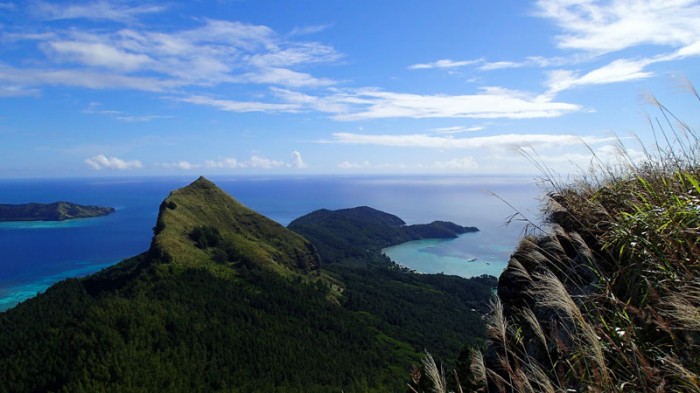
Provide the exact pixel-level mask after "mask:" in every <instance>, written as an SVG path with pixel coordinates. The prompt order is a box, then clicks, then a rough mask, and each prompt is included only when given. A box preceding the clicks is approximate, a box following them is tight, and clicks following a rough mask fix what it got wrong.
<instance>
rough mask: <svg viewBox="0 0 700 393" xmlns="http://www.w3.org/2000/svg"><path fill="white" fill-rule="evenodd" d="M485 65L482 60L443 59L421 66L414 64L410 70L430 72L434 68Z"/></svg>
mask: <svg viewBox="0 0 700 393" xmlns="http://www.w3.org/2000/svg"><path fill="white" fill-rule="evenodd" d="M480 63H483V60H482V59H478V60H458V61H455V60H450V59H442V60H437V61H434V62H432V63H421V64H414V65H412V66H409V67H408V68H409V69H411V70H428V69H433V68H458V67H465V66H468V65H473V64H480Z"/></svg>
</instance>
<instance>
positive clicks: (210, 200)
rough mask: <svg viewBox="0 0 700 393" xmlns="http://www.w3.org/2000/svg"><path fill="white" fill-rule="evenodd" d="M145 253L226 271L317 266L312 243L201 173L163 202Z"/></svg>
mask: <svg viewBox="0 0 700 393" xmlns="http://www.w3.org/2000/svg"><path fill="white" fill-rule="evenodd" d="M154 230H155V236H154V237H153V241H152V244H151V250H150V254H151V255H152V256H155V257H156V258H157V259H159V260H160V261H161V262H165V263H168V264H172V265H173V266H175V267H176V268H190V267H204V268H206V269H209V270H212V271H213V272H215V273H217V274H218V275H222V274H223V275H228V274H231V273H232V272H235V270H236V269H237V268H239V267H242V266H248V267H249V265H250V264H255V265H256V266H257V267H264V268H267V269H271V270H273V271H276V272H278V273H281V274H283V275H285V276H288V275H294V274H307V273H309V272H311V271H317V270H318V269H319V266H320V258H319V257H318V255H317V254H316V252H315V250H314V248H313V246H311V244H310V243H309V242H308V241H306V240H305V239H304V238H302V237H301V236H300V235H297V234H295V233H293V232H291V231H289V230H287V229H286V228H284V227H283V226H282V225H280V224H278V223H277V222H275V221H273V220H271V219H269V218H267V217H265V216H263V215H261V214H258V213H256V212H254V211H253V210H251V209H249V208H248V207H246V206H244V205H243V204H242V203H240V202H238V201H237V200H235V199H234V198H233V197H231V196H230V195H228V194H227V193H226V192H224V191H223V190H221V189H220V188H219V187H217V186H216V184H214V183H213V182H211V181H209V180H208V179H206V178H205V177H199V178H198V179H197V180H195V181H194V182H193V183H191V184H190V185H188V186H186V187H183V188H181V189H178V190H175V191H173V192H171V193H170V195H169V196H168V197H167V198H166V199H165V200H164V201H163V203H162V204H161V207H160V213H159V215H158V220H157V223H156V227H155V228H154Z"/></svg>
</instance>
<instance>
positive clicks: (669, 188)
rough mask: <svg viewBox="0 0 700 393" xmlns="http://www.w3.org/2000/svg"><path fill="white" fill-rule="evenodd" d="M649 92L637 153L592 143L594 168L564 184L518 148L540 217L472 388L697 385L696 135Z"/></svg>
mask: <svg viewBox="0 0 700 393" xmlns="http://www.w3.org/2000/svg"><path fill="white" fill-rule="evenodd" d="M688 90H689V91H690V92H691V94H692V95H693V97H694V98H696V99H697V100H698V101H699V102H700V95H698V92H697V91H696V90H695V88H694V87H692V85H690V84H688ZM649 101H650V102H651V103H652V104H653V105H654V106H655V107H656V108H657V110H658V112H659V116H657V118H654V119H650V122H649V124H650V127H651V131H652V132H653V133H654V136H655V142H654V145H653V146H651V147H649V146H646V147H645V146H642V150H643V152H644V154H645V157H644V159H643V160H636V159H633V157H634V156H635V155H633V154H632V153H631V152H630V151H629V150H627V149H626V148H625V146H624V144H623V143H622V141H621V140H620V139H618V141H617V149H618V150H619V158H620V159H619V161H618V162H616V163H612V164H611V163H608V162H606V161H604V160H603V159H601V158H600V157H598V156H597V155H596V152H595V150H594V149H592V148H590V147H589V150H590V152H591V153H592V154H593V160H592V167H591V168H592V169H591V170H590V171H588V172H584V173H583V174H582V175H581V176H580V177H578V178H577V179H575V180H574V181H572V182H568V183H564V182H563V181H562V180H561V178H560V177H559V176H558V175H557V173H556V172H555V171H554V170H553V169H551V168H549V167H547V166H546V165H545V164H544V163H543V162H542V160H541V159H540V157H539V156H538V155H537V153H536V152H535V151H534V150H532V149H526V150H524V154H525V155H526V157H527V158H528V159H530V160H531V161H532V162H533V163H534V164H535V166H536V167H537V168H538V169H539V170H540V171H541V173H542V175H543V177H544V180H545V184H547V185H548V188H549V190H548V192H547V203H546V206H545V208H544V217H543V218H544V220H543V222H545V223H546V226H540V227H537V228H536V232H535V233H536V235H533V233H530V234H528V235H527V236H525V237H524V238H523V239H522V241H521V242H520V244H519V245H518V248H517V249H516V250H515V252H514V253H513V255H512V256H511V260H510V261H509V263H508V267H507V268H506V270H505V271H504V272H503V274H502V275H501V277H500V280H499V288H498V299H497V300H495V301H494V303H493V308H492V309H493V311H492V312H491V314H490V316H489V317H488V319H487V321H488V337H489V339H490V343H489V345H488V347H487V348H486V350H485V352H484V353H483V357H473V358H474V360H473V363H472V364H473V365H474V368H475V369H478V370H479V371H478V374H479V375H481V376H482V377H483V378H484V379H485V380H486V381H487V383H486V385H485V386H483V387H482V388H480V390H474V391H484V392H533V393H534V392H616V393H618V392H700V387H699V386H700V259H699V257H700V136H699V135H698V133H697V132H696V131H695V130H694V129H693V128H692V127H691V126H689V125H688V124H687V123H685V122H683V121H681V120H680V119H679V118H678V117H676V116H675V115H674V114H673V113H672V112H671V111H670V110H669V109H668V108H666V107H665V106H664V105H663V104H661V103H660V102H659V101H658V100H656V99H655V98H651V99H650V100H649ZM482 370H483V371H482ZM473 374H476V373H473ZM465 391H466V390H465Z"/></svg>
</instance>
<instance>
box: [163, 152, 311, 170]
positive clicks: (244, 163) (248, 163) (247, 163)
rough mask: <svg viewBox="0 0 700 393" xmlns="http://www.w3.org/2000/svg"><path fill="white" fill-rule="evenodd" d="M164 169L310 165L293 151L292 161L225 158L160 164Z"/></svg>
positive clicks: (294, 166)
mask: <svg viewBox="0 0 700 393" xmlns="http://www.w3.org/2000/svg"><path fill="white" fill-rule="evenodd" d="M160 166H161V167H163V168H168V169H180V170H191V169H197V168H209V169H246V168H247V169H266V170H267V169H276V168H292V169H303V168H308V165H307V164H306V163H305V162H304V160H303V159H302V157H301V153H300V152H298V151H296V150H295V151H293V152H292V153H291V155H290V160H289V161H288V162H285V161H283V160H274V159H270V158H267V157H264V156H261V155H259V154H253V155H251V156H250V157H249V158H248V159H247V160H238V159H237V158H235V157H223V158H218V159H216V160H206V161H204V163H203V164H193V163H190V162H189V161H184V160H181V161H178V162H174V163H165V164H160Z"/></svg>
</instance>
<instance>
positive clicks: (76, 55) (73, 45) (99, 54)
mask: <svg viewBox="0 0 700 393" xmlns="http://www.w3.org/2000/svg"><path fill="white" fill-rule="evenodd" d="M44 47H45V48H46V50H47V51H49V52H50V53H52V54H53V55H55V56H56V57H57V58H58V59H60V60H61V61H74V62H77V63H82V64H85V65H87V66H94V67H104V68H110V69H116V70H123V71H133V70H138V69H142V68H144V67H145V66H147V65H149V64H151V63H152V62H153V60H152V59H151V58H150V57H148V56H147V55H145V54H141V53H139V54H133V53H129V52H126V51H124V50H122V49H119V48H114V47H112V46H109V45H106V44H104V43H100V42H92V43H90V42H77V41H51V42H48V43H47V44H46V45H45V46H44Z"/></svg>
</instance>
